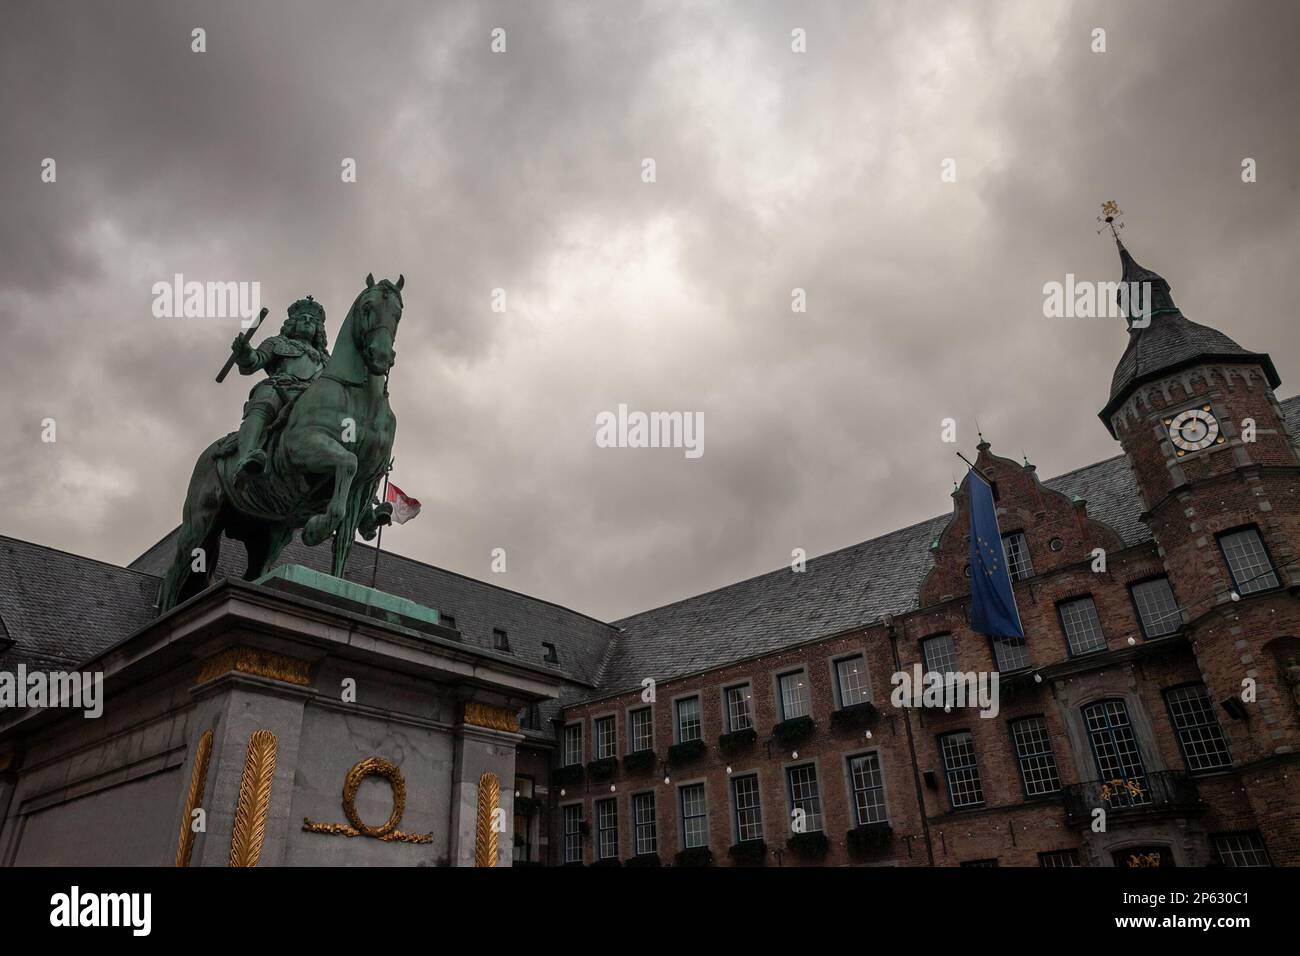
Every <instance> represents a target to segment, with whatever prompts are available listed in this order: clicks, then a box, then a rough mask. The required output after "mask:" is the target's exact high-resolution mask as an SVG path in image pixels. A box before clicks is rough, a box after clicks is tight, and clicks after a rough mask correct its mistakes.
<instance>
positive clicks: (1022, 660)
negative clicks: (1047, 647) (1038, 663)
mask: <svg viewBox="0 0 1300 956" xmlns="http://www.w3.org/2000/svg"><path fill="white" fill-rule="evenodd" d="M989 640H991V641H992V642H993V660H994V662H995V663H996V665H997V668H998V671H999V672H1000V673H1010V672H1011V671H1018V670H1024V669H1025V668H1026V667H1028V666H1029V663H1030V662H1029V645H1028V644H1027V643H1026V642H1025V639H1024V638H1023V637H991V638H989Z"/></svg>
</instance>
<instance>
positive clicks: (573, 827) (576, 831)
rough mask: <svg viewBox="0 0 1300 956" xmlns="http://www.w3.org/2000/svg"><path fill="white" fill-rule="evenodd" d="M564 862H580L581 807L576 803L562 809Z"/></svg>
mask: <svg viewBox="0 0 1300 956" xmlns="http://www.w3.org/2000/svg"><path fill="white" fill-rule="evenodd" d="M564 862H565V863H581V862H582V807H581V806H580V805H578V804H576V803H575V804H573V805H571V806H567V807H565V808H564Z"/></svg>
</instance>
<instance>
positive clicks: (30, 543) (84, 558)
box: [0, 534, 161, 581]
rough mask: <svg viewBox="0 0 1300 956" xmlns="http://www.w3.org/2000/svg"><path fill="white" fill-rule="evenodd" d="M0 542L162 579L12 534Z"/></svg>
mask: <svg viewBox="0 0 1300 956" xmlns="http://www.w3.org/2000/svg"><path fill="white" fill-rule="evenodd" d="M0 541H13V542H15V543H16V544H25V545H27V546H29V547H32V548H40V549H41V550H42V551H50V552H53V553H54V554H61V555H64V556H65V557H69V558H76V559H77V560H78V561H92V562H94V563H95V564H102V565H103V566H104V567H106V568H112V569H113V570H114V571H125V572H126V573H127V574H138V575H140V576H142V577H146V578H153V579H154V580H155V581H156V580H158V579H159V578H160V577H161V575H158V574H152V573H150V572H148V571H141V570H140V569H139V568H133V567H131V566H130V565H125V564H114V563H113V562H112V561H105V560H103V559H102V558H95V557H91V556H90V555H88V554H77V553H76V552H75V551H67V550H65V549H63V548H56V547H54V545H52V544H42V543H41V542H39V541H28V540H27V539H26V538H15V537H14V536H13V535H11V534H0ZM155 547H156V545H155ZM137 560H138V559H137Z"/></svg>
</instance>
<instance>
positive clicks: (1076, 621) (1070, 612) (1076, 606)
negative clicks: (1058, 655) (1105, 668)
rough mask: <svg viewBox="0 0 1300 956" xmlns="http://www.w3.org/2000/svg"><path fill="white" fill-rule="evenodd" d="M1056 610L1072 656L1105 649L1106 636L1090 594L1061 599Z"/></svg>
mask: <svg viewBox="0 0 1300 956" xmlns="http://www.w3.org/2000/svg"><path fill="white" fill-rule="evenodd" d="M1057 610H1058V611H1059V612H1060V615H1061V627H1063V628H1064V629H1065V640H1066V643H1067V644H1068V645H1069V647H1070V655H1071V656H1072V657H1077V656H1079V655H1080V654H1091V653H1092V652H1093V651H1104V650H1105V649H1106V637H1105V635H1104V634H1102V632H1101V621H1099V620H1098V619H1097V606H1096V605H1095V604H1093V603H1092V595H1088V596H1087V597H1081V598H1075V599H1074V600H1073V601H1062V602H1061V603H1060V604H1058V605H1057Z"/></svg>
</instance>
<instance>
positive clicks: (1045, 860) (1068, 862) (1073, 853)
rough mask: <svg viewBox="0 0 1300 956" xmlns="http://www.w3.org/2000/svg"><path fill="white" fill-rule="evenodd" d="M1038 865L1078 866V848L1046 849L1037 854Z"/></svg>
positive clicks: (1050, 867)
mask: <svg viewBox="0 0 1300 956" xmlns="http://www.w3.org/2000/svg"><path fill="white" fill-rule="evenodd" d="M1038 865H1039V866H1043V867H1047V868H1049V869H1060V868H1062V867H1072V866H1080V865H1081V864H1080V863H1079V851H1078V850H1048V851H1047V852H1046V853H1040V854H1038Z"/></svg>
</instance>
